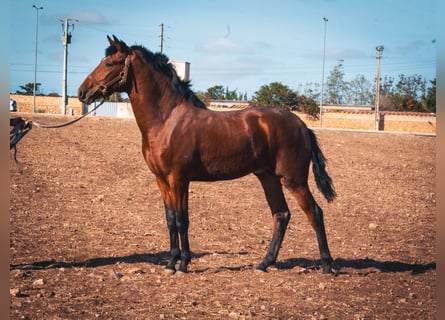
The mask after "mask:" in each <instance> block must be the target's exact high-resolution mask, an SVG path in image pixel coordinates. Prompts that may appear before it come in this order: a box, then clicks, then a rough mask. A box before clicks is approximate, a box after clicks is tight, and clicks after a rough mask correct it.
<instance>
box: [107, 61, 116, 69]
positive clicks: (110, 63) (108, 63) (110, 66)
mask: <svg viewBox="0 0 445 320" xmlns="http://www.w3.org/2000/svg"><path fill="white" fill-rule="evenodd" d="M105 66H106V67H107V68H112V67H113V66H114V63H112V62H106V63H105Z"/></svg>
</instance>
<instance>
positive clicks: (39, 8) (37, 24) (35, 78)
mask: <svg viewBox="0 0 445 320" xmlns="http://www.w3.org/2000/svg"><path fill="white" fill-rule="evenodd" d="M32 7H33V8H35V9H36V48H35V55H34V88H33V104H32V111H33V112H36V87H37V43H38V42H37V39H38V35H39V10H42V9H43V7H36V5H32Z"/></svg>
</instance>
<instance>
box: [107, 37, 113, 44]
mask: <svg viewBox="0 0 445 320" xmlns="http://www.w3.org/2000/svg"><path fill="white" fill-rule="evenodd" d="M107 39H108V42H109V43H110V46H114V41H113V40H111V38H110V36H108V35H107Z"/></svg>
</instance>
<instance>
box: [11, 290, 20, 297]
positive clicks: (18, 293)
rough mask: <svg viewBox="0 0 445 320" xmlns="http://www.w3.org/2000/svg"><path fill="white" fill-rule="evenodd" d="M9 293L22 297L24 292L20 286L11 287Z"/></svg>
mask: <svg viewBox="0 0 445 320" xmlns="http://www.w3.org/2000/svg"><path fill="white" fill-rule="evenodd" d="M9 293H10V294H11V296H13V297H20V296H21V295H22V292H21V291H20V289H19V288H11V289H9Z"/></svg>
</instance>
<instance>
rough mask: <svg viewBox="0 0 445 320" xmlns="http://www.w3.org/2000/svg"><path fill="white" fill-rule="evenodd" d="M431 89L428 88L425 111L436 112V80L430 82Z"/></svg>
mask: <svg viewBox="0 0 445 320" xmlns="http://www.w3.org/2000/svg"><path fill="white" fill-rule="evenodd" d="M430 83H431V87H429V88H428V90H427V94H426V97H425V101H424V103H425V109H426V111H427V112H436V79H434V80H432V81H430Z"/></svg>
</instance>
